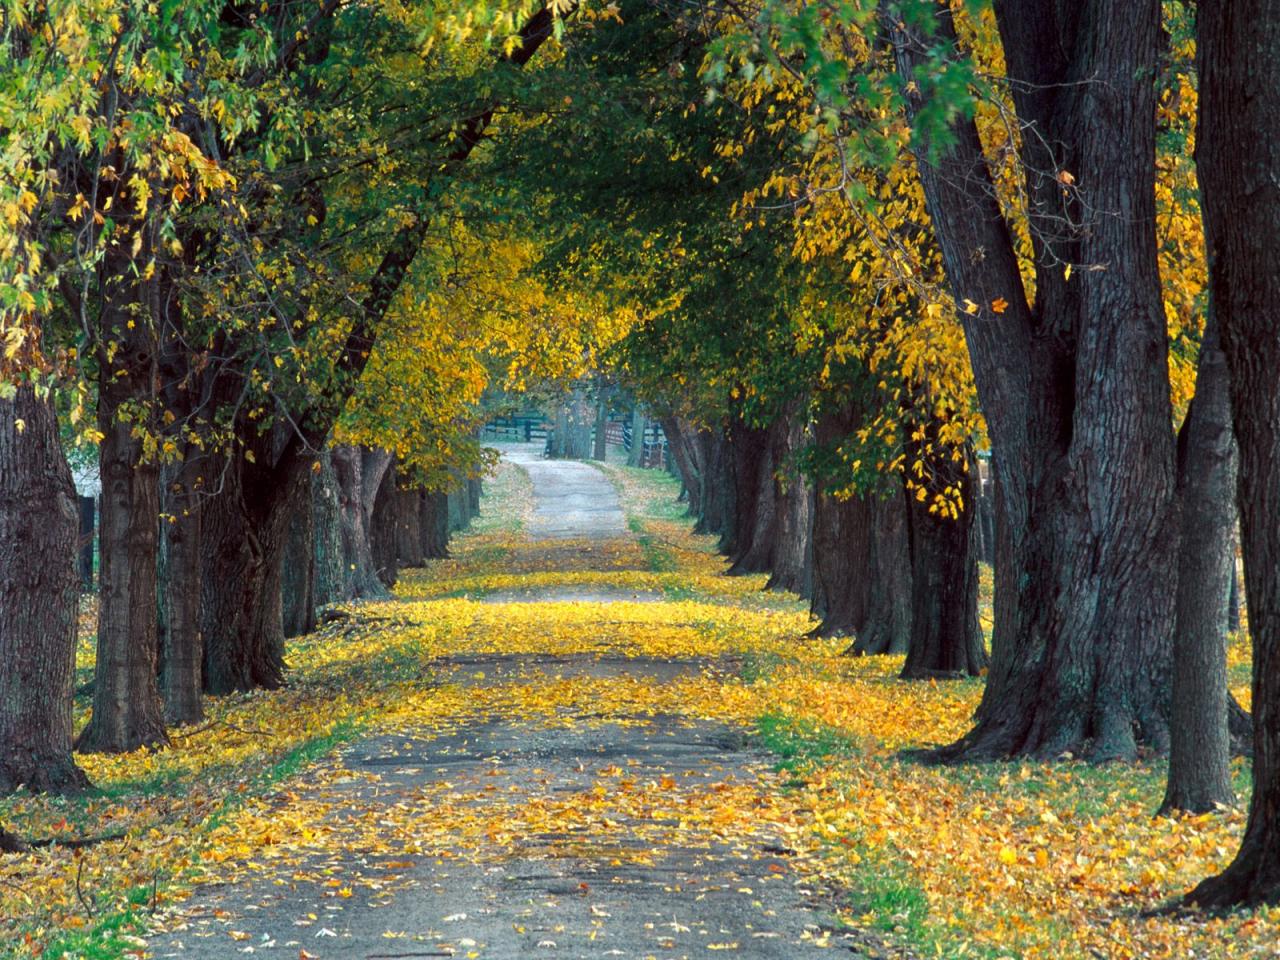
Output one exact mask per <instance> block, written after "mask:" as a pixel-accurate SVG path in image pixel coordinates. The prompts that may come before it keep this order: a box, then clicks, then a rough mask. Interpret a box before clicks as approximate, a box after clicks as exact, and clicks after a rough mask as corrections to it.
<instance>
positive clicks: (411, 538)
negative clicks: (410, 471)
mask: <svg viewBox="0 0 1280 960" xmlns="http://www.w3.org/2000/svg"><path fill="white" fill-rule="evenodd" d="M403 483H404V478H403V477H398V478H397V480H396V501H395V513H396V560H397V561H398V562H399V563H400V565H401V566H403V567H420V566H422V565H423V563H424V562H425V560H426V552H425V551H424V550H423V549H422V541H423V537H422V522H423V520H424V519H426V518H424V516H423V508H424V507H425V506H426V504H425V501H424V499H423V495H422V493H423V492H422V490H420V489H419V488H417V487H406V486H403V485H402V484H403Z"/></svg>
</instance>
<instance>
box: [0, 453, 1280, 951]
mask: <svg viewBox="0 0 1280 960" xmlns="http://www.w3.org/2000/svg"><path fill="white" fill-rule="evenodd" d="M604 469H606V470H607V472H608V473H609V475H610V476H611V478H612V479H613V480H614V482H615V483H616V484H617V485H618V486H619V489H620V490H621V491H622V493H623V495H624V497H623V499H624V502H625V503H626V504H627V505H628V507H629V510H630V512H631V521H632V523H633V524H634V527H635V528H636V529H637V530H638V531H639V534H640V536H641V537H645V538H649V543H650V544H651V545H656V547H658V548H660V549H661V550H662V555H663V556H664V557H666V558H669V561H670V564H671V569H656V568H655V567H660V566H661V565H660V564H655V563H654V562H653V554H652V553H649V554H646V549H654V548H655V547H650V548H646V547H644V546H643V544H642V542H641V541H640V540H639V539H638V538H637V539H632V540H629V541H625V542H620V543H615V544H598V543H597V544H591V543H573V542H568V543H561V544H557V545H556V546H555V547H554V549H539V550H532V549H530V548H529V545H528V544H527V543H525V541H524V540H523V538H522V536H521V533H520V516H521V512H520V507H521V505H522V504H527V489H526V488H524V487H523V486H522V481H521V478H520V475H519V474H518V471H515V470H514V469H513V468H510V467H504V468H502V471H501V472H500V474H499V477H498V479H497V481H496V482H495V483H492V484H490V495H489V496H488V498H487V499H486V501H485V504H484V508H483V513H482V516H481V520H480V521H479V523H478V524H477V526H476V528H475V529H474V530H473V531H472V532H471V533H470V534H468V535H466V536H463V537H461V538H459V539H458V540H457V541H456V542H455V547H454V549H453V554H454V556H453V558H452V559H450V560H447V561H439V562H435V563H433V564H432V565H431V566H429V567H428V568H426V569H424V570H420V571H407V572H406V576H405V579H404V580H403V581H402V583H401V584H400V585H399V587H398V588H397V597H396V599H394V600H392V601H389V602H385V603H376V604H365V605H361V606H359V607H353V608H351V609H352V612H353V613H354V614H355V619H354V620H353V621H350V622H347V623H340V624H335V625H332V626H330V627H328V628H326V630H324V631H322V632H320V633H317V634H314V635H312V636H310V637H305V638H300V639H299V640H296V641H293V642H291V643H290V646H289V650H288V661H289V663H290V667H291V671H290V685H289V686H288V687H287V688H286V689H284V690H279V691H273V692H259V693H254V694H250V695H238V696H232V697H226V698H219V699H215V700H212V701H210V703H209V720H208V722H207V723H206V724H203V725H200V726H198V727H197V728H195V729H188V730H179V731H176V736H175V738H174V745H173V747H171V748H169V749H166V750H162V751H138V752H136V753H132V754H128V755H124V756H114V757H86V758H83V762H84V764H85V767H86V769H87V770H88V772H89V774H90V776H91V777H92V778H93V780H94V782H95V783H96V784H97V785H98V788H97V790H96V791H95V792H93V793H92V794H90V795H87V796H84V797H77V798H54V797H44V796H29V795H18V796H15V797H10V798H5V799H3V800H0V822H4V823H6V824H9V825H11V826H12V827H13V828H15V829H16V830H18V831H19V832H20V833H22V834H23V835H25V836H28V837H75V836H85V835H99V834H104V833H115V832H121V833H124V834H125V839H123V840H120V841H110V842H104V843H101V844H98V845H96V846H92V847H88V848H85V849H84V850H82V851H79V852H76V851H73V850H70V849H68V848H66V847H60V846H56V845H55V846H51V847H47V848H42V849H39V850H36V851H34V852H32V853H30V854H25V855H21V856H9V857H5V858H4V859H3V860H0V944H3V946H2V947H0V950H2V951H3V952H4V954H5V955H8V956H14V957H33V956H48V957H63V956H66V957H83V958H95V960H96V958H108V957H119V956H123V955H125V954H126V953H128V952H130V951H137V950H140V949H141V941H140V940H139V939H138V937H139V934H140V933H141V932H142V931H143V930H144V929H145V928H147V927H148V926H151V925H156V924H162V925H163V924H170V923H172V922H174V918H175V917H180V916H181V911H182V909H183V908H184V904H185V903H187V902H188V900H187V898H188V897H191V896H194V897H195V898H196V899H195V900H193V901H190V902H198V898H199V891H200V888H201V887H202V886H204V885H206V884H210V883H222V882H226V881H229V880H236V879H239V878H244V877H253V876H258V875H267V876H274V875H291V874H298V873H304V872H307V871H312V872H316V871H318V870H319V868H318V867H317V866H316V864H317V863H326V862H330V861H326V860H325V858H326V857H327V856H329V855H330V853H331V852H332V851H333V850H335V849H339V848H348V849H349V848H350V847H351V846H353V845H364V846H365V847H366V848H368V849H371V850H373V851H374V852H375V853H376V854H379V855H381V856H383V857H384V858H389V859H387V860H386V861H385V862H386V863H387V864H389V865H390V866H391V869H392V873H391V874H390V875H389V876H388V875H385V874H383V875H379V876H376V877H375V876H372V875H369V876H345V875H344V876H335V877H333V878H332V880H333V882H334V883H335V884H337V885H336V886H335V887H334V896H351V895H353V893H352V891H353V890H354V891H355V895H360V896H368V897H370V898H372V900H373V901H377V902H386V901H387V900H388V898H390V897H393V896H394V894H395V892H396V891H397V890H398V889H399V887H398V885H397V884H398V881H397V879H396V876H395V872H394V867H395V864H397V863H399V862H400V861H401V859H403V858H405V857H418V856H439V857H443V856H455V855H459V854H458V853H457V850H458V848H459V845H460V844H461V845H462V846H464V847H469V848H470V849H472V850H473V851H475V853H474V855H476V856H481V855H484V856H494V855H497V852H498V851H501V850H503V849H507V848H510V847H511V846H512V845H514V844H518V843H519V838H520V837H523V836H530V835H533V834H536V833H539V832H543V833H546V832H553V831H561V832H566V831H570V832H571V831H578V832H579V833H580V834H581V835H582V836H583V837H584V840H583V842H584V843H595V844H602V843H604V842H605V841H606V838H607V833H608V830H607V824H608V823H609V822H611V818H613V819H615V820H616V819H617V818H619V817H625V818H626V819H628V820H635V821H640V822H651V823H653V824H654V825H655V826H654V827H653V828H652V831H653V832H652V836H651V837H650V838H649V839H651V841H652V842H651V844H650V845H648V846H646V847H643V848H642V851H643V855H645V856H650V857H660V856H661V847H662V844H663V843H667V842H671V838H672V837H674V836H685V835H700V834H707V835H715V836H719V837H722V838H725V837H727V838H734V837H739V838H741V837H747V836H751V835H754V834H755V833H757V832H759V831H766V832H768V833H769V834H771V835H774V836H778V837H781V838H783V839H784V841H785V843H786V844H787V845H788V846H789V847H791V848H793V849H794V850H795V851H796V856H795V857H794V861H795V863H796V868H797V869H798V870H800V871H801V872H803V873H807V874H810V875H812V878H813V879H814V880H815V881H816V882H818V883H820V884H822V885H823V886H824V887H826V888H838V889H839V890H841V891H843V892H842V893H841V894H840V896H839V898H838V901H837V902H838V903H839V904H840V909H841V911H842V916H843V918H844V919H845V920H846V921H847V922H849V923H851V924H855V925H858V926H861V927H867V928H875V929H878V930H882V931H885V932H886V933H887V934H888V935H889V936H890V937H895V938H900V939H901V940H902V941H903V942H904V943H908V944H910V945H911V946H912V948H913V949H914V950H916V951H917V952H919V953H921V954H923V955H929V956H932V955H937V956H945V957H961V956H985V957H993V958H995V957H1053V958H1055V960H1057V958H1072V957H1178V958H1182V957H1189V956H1192V955H1194V956H1196V957H1234V956H1269V955H1274V952H1275V943H1276V942H1277V938H1278V937H1280V911H1276V910H1274V909H1272V910H1265V909H1264V910H1259V911H1256V912H1251V913H1240V914H1235V915H1231V916H1227V917H1216V918H1206V917H1202V916H1198V915H1190V916H1158V917H1147V916H1144V915H1143V914H1142V911H1143V910H1144V909H1146V908H1148V907H1152V906H1156V905H1159V904H1161V903H1162V902H1164V901H1166V900H1167V899H1168V898H1169V897H1172V896H1176V895H1177V894H1179V893H1181V892H1183V891H1185V890H1186V889H1189V888H1190V887H1191V886H1192V885H1193V884H1194V883H1195V882H1196V881H1198V880H1199V879H1200V878H1202V877H1203V876H1205V875H1206V874H1208V873H1211V872H1213V871H1216V870H1218V869H1220V868H1221V867H1222V866H1223V865H1224V864H1225V863H1226V861H1227V860H1229V859H1230V856H1231V855H1232V853H1233V852H1234V850H1235V847H1236V845H1237V843H1238V841H1239V835H1240V833H1241V830H1242V827H1243V815H1242V813H1241V812H1240V811H1238V810H1237V811H1231V812H1228V813H1225V814H1223V815H1220V816H1207V817H1187V818H1181V819H1176V820H1153V819H1152V817H1151V813H1152V811H1153V810H1154V809H1155V808H1156V806H1157V805H1158V803H1159V800H1160V797H1161V795H1162V791H1163V777H1164V766H1163V764H1162V763H1158V762H1150V763H1143V764H1136V765H1131V766H1108V767H1105V768H1093V767H1089V766H1086V765H1083V764H1079V763H1073V762H1064V763H1054V764H997V765H984V766H972V767H961V768H937V767H928V766H922V765H920V764H918V763H915V762H912V761H911V760H908V759H905V758H904V757H903V755H902V751H903V750H904V749H915V748H921V747H927V746H930V745H935V744H939V743H944V742H947V741H949V740H951V739H953V738H955V737H957V736H959V735H960V734H961V733H963V732H964V731H965V729H966V727H967V725H968V723H969V718H970V716H971V714H972V711H973V708H974V707H975V705H976V703H977V700H978V698H979V696H980V693H981V686H980V682H979V681H932V682H914V683H909V682H904V681H900V680H898V679H896V674H897V671H898V670H899V669H900V667H901V660H900V658H892V657H888V658H861V659H849V658H845V657H842V656H840V651H841V650H842V649H843V648H844V647H845V646H846V644H845V643H844V642H843V641H841V640H838V639H837V640H829V641H828V640H814V639H807V638H805V635H806V634H807V633H808V631H809V630H810V629H811V628H812V626H813V624H812V621H811V620H810V618H809V616H808V614H807V613H806V612H805V607H804V605H803V604H802V603H800V602H798V601H797V600H796V599H795V598H793V597H787V596H784V595H777V594H766V593H764V592H763V591H762V590H761V588H762V587H763V580H764V578H763V577H734V578H729V577H725V576H724V575H723V571H724V563H723V561H722V560H721V559H720V558H719V557H718V556H716V555H715V553H714V551H713V544H712V541H711V540H710V538H702V537H695V536H693V535H692V534H691V533H690V532H689V529H688V527H689V525H688V522H687V521H685V520H684V519H683V518H682V517H681V516H680V515H679V510H678V509H677V508H673V507H672V499H673V496H674V493H675V490H674V489H673V484H672V483H671V481H669V480H668V479H667V478H665V477H663V476H661V475H655V474H654V473H653V472H650V471H636V470H630V469H626V468H616V467H606V468H604ZM549 562H550V563H551V564H552V565H553V568H552V569H548V568H547V564H548V563H549ZM665 562H666V561H664V563H665ZM583 586H588V587H592V588H599V589H607V590H612V591H616V592H623V593H625V592H626V591H633V592H636V593H640V592H641V591H644V592H653V593H657V594H659V595H661V596H663V597H665V598H666V600H665V602H658V603H654V602H639V601H637V602H631V601H629V600H626V599H623V600H621V601H619V602H614V603H610V604H608V605H600V604H595V603H580V602H557V601H554V599H553V600H552V602H546V603H538V604H533V603H514V602H513V603H483V602H480V600H481V598H483V597H484V596H486V595H488V594H491V593H493V592H495V591H499V590H516V591H530V592H534V593H539V594H548V593H549V592H550V591H554V590H555V589H556V588H564V587H583ZM525 653H532V654H553V655H570V654H591V655H597V656H598V655H606V654H607V655H611V656H623V657H632V656H644V657H656V658H676V659H695V660H697V661H698V662H699V663H703V664H705V667H704V668H703V669H700V670H696V671H693V672H691V673H688V674H687V675H685V676H683V677H681V678H680V679H678V680H675V681H672V682H670V683H666V684H661V685H654V684H651V683H645V682H640V681H637V680H636V679H635V678H629V677H627V676H626V675H625V674H624V675H622V676H606V677H573V678H546V679H542V680H539V681H538V682H534V683H528V682H524V683H509V682H499V681H497V680H495V681H494V682H491V683H490V682H486V683H482V684H479V685H471V686H468V687H465V688H464V687H463V686H461V685H459V684H458V683H457V682H456V672H457V671H456V667H454V666H452V664H453V662H454V661H453V660H452V659H451V658H456V657H468V656H471V657H474V656H476V655H502V656H514V655H519V654H525ZM83 654H84V656H83V657H82V662H81V664H80V666H81V669H82V671H84V670H87V668H88V666H89V664H90V663H91V656H90V651H89V650H88V649H85V650H84V651H83ZM1242 665H1243V666H1244V667H1245V668H1247V657H1243V656H1242V647H1241V645H1240V644H1239V643H1238V642H1237V643H1236V644H1233V647H1232V669H1233V679H1236V678H1238V676H1239V673H1240V670H1241V667H1242ZM525 679H527V678H525ZM83 712H84V707H83V706H82V707H81V709H80V711H79V712H78V722H83ZM656 714H673V715H678V716H683V717H686V718H688V719H690V720H691V721H694V720H698V719H700V718H706V719H710V720H716V721H719V722H723V723H729V724H732V725H735V726H737V727H739V728H740V729H742V730H744V731H749V732H753V733H754V735H755V736H757V737H758V739H759V742H760V744H761V745H762V746H764V747H767V748H769V749H770V750H772V751H773V752H774V754H775V755H776V756H777V758H778V763H779V764H780V766H781V769H780V770H779V771H778V772H774V771H771V770H770V769H769V768H768V767H767V766H762V767H761V770H760V773H759V777H758V781H757V782H756V783H741V782H740V783H736V784H732V785H726V784H718V785H717V784H707V783H702V782H694V781H692V780H691V781H689V782H676V781H675V780H672V781H671V782H667V781H666V779H664V780H663V781H662V782H654V783H637V782H634V781H633V780H631V779H629V778H628V776H627V774H626V771H624V770H620V769H616V768H612V769H610V768H601V769H600V770H598V771H596V787H595V788H593V789H592V790H590V791H587V792H586V793H584V794H583V795H581V796H577V795H575V796H571V797H566V798H565V799H564V801H563V802H556V803H541V804H531V803H529V802H527V800H525V799H522V798H519V797H512V798H510V799H509V800H503V801H502V802H500V803H498V804H497V805H496V806H492V807H490V810H492V811H497V813H498V815H496V816H491V817H489V818H487V819H483V820H482V819H477V818H476V816H475V813H474V810H473V809H471V808H469V807H467V806H466V805H465V804H460V803H458V802H457V801H456V799H455V798H453V797H451V796H450V794H449V793H448V791H446V790H444V789H440V790H437V791H428V792H426V793H425V794H424V795H423V797H422V798H421V802H420V803H417V804H414V805H411V806H406V807H405V808H404V809H399V808H397V809H396V810H390V811H385V810H382V811H370V812H367V813H366V814H365V815H363V816H349V817H344V818H334V817H333V816H332V813H333V807H332V805H333V802H334V801H333V798H332V795H331V794H330V792H328V791H330V790H332V789H336V787H334V784H335V783H336V779H337V778H339V777H340V776H341V772H340V770H339V767H338V765H335V764H333V763H331V762H330V761H329V760H328V759H327V758H328V756H329V754H330V753H331V752H332V750H333V749H334V748H335V747H336V746H338V745H340V744H342V743H345V742H348V741H350V740H352V739H353V738H358V737H363V736H366V735H373V734H384V733H403V734H404V735H406V736H409V735H415V736H416V735H423V731H426V730H429V731H431V732H432V733H433V734H435V735H440V734H446V733H448V732H449V731H458V730H465V729H466V727H467V725H468V724H471V723H476V722H479V721H480V720H481V719H483V718H484V717H488V716H495V715H504V716H515V717H521V718H524V722H528V723H530V724H543V725H557V724H559V725H571V724H575V723H586V722H597V721H594V720H591V719H584V718H591V717H596V718H598V719H599V722H603V721H604V720H611V721H612V722H619V720H623V719H624V720H625V722H632V723H643V722H646V720H645V718H646V717H652V716H654V715H656ZM1246 772H1247V769H1246V768H1244V767H1238V769H1237V773H1238V774H1239V775H1240V777H1241V778H1242V779H1241V782H1242V783H1243V777H1244V774H1245V773H1246ZM668 822H669V823H671V824H672V826H670V827H669V828H666V827H664V828H659V826H658V825H659V824H663V823H668ZM330 863H331V862H330ZM327 869H335V868H333V867H332V866H329V867H328V868H327ZM77 879H78V882H77ZM343 891H345V892H343ZM153 911H154V916H153ZM230 945H231V944H230V942H229V946H230Z"/></svg>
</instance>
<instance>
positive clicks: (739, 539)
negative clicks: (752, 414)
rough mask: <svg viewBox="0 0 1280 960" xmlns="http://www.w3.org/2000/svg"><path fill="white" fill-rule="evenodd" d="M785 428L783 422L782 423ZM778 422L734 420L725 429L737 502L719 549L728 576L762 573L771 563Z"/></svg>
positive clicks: (774, 517)
mask: <svg viewBox="0 0 1280 960" xmlns="http://www.w3.org/2000/svg"><path fill="white" fill-rule="evenodd" d="M782 426H783V428H784V429H785V424H784V425H782ZM776 429H778V425H777V424H774V425H772V426H770V427H767V428H763V429H762V428H759V427H750V426H747V425H746V424H744V423H741V422H735V423H734V424H733V425H732V426H731V427H730V430H729V439H730V451H731V454H732V457H733V489H734V492H733V499H734V503H736V504H737V510H736V511H735V514H734V524H733V526H732V528H731V533H730V534H727V535H726V536H725V537H723V538H722V539H721V549H722V550H723V551H724V552H725V553H726V554H727V555H728V557H729V559H730V560H732V561H733V565H732V566H731V567H730V568H729V573H730V574H731V575H738V574H745V573H762V572H765V571H768V570H769V569H770V568H771V567H772V565H773V547H774V535H775V529H774V528H775V525H776V521H777V487H776V482H775V480H774V477H773V473H774V466H775V461H774V452H775V443H774V432H775V430H776Z"/></svg>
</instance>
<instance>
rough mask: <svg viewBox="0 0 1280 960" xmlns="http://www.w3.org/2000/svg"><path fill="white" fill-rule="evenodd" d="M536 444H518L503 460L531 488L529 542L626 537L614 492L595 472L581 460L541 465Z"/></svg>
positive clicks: (602, 477) (558, 461) (508, 451)
mask: <svg viewBox="0 0 1280 960" xmlns="http://www.w3.org/2000/svg"><path fill="white" fill-rule="evenodd" d="M541 450H542V447H541V444H521V445H519V446H514V447H510V448H508V449H507V450H505V451H504V452H503V459H505V460H508V461H510V462H511V463H514V464H516V465H518V466H519V467H520V469H522V470H524V472H525V473H527V474H528V475H529V479H530V480H531V481H532V483H533V498H534V503H533V515H532V517H530V520H529V526H528V528H527V530H526V532H527V533H528V535H529V538H530V539H532V540H559V539H581V540H608V539H612V538H615V537H617V538H623V537H626V536H627V520H626V516H625V515H624V514H623V512H622V503H621V502H620V501H619V500H618V492H617V490H615V489H614V487H613V484H612V483H610V482H609V480H608V478H607V477H605V475H604V474H602V473H601V472H600V471H599V470H597V469H596V468H595V467H593V466H591V465H590V464H588V463H583V462H582V461H581V460H544V459H543V458H542V455H541Z"/></svg>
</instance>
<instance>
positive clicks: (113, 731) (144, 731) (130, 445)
mask: <svg viewBox="0 0 1280 960" xmlns="http://www.w3.org/2000/svg"><path fill="white" fill-rule="evenodd" d="M104 322H105V321H104ZM146 328H148V324H147V323H146V322H145V321H139V322H137V323H136V324H135V325H134V327H133V328H132V329H133V333H132V334H131V335H129V336H123V335H121V334H120V332H119V331H120V330H122V329H124V325H123V323H122V324H121V325H120V326H119V328H117V329H116V330H115V331H114V333H113V334H112V335H113V336H120V341H119V342H121V343H122V344H123V347H122V349H120V350H118V351H117V352H116V354H115V357H114V359H113V362H112V363H111V364H109V365H108V366H107V367H106V368H105V369H104V371H103V375H102V381H101V384H100V387H99V392H98V427H99V429H100V430H101V431H102V434H103V439H102V442H101V445H100V448H99V464H100V466H99V472H100V474H101V477H102V514H101V519H100V521H99V524H100V527H99V529H100V534H99V542H100V544H101V557H102V561H101V577H100V589H99V595H98V654H97V665H96V667H95V670H94V685H93V713H92V715H91V716H90V718H89V723H88V725H87V726H86V727H85V728H84V729H83V730H82V731H81V732H80V736H79V737H78V738H77V740H76V749H77V750H79V751H81V752H84V753H124V752H126V751H129V750H136V749H137V748H138V747H142V746H154V745H156V744H164V743H168V741H169V738H168V734H167V733H166V732H165V724H164V705H163V703H162V702H161V700H160V691H159V687H158V685H157V683H156V657H157V654H158V652H159V647H158V645H159V635H158V633H157V630H156V600H157V589H158V581H157V562H158V559H159V549H160V539H159V538H160V468H159V466H158V465H157V464H156V463H155V462H154V461H153V460H148V459H147V457H146V456H145V455H144V453H143V448H142V441H141V440H140V439H139V438H138V437H136V436H134V431H135V429H137V428H138V426H137V425H136V424H134V423H132V422H130V421H129V420H128V419H127V411H126V407H125V405H126V404H127V403H128V402H129V401H131V400H134V399H136V398H137V397H139V396H146V391H147V390H149V389H150V382H151V377H152V373H153V371H154V364H155V350H154V341H153V338H151V337H149V336H145V335H144V334H143V333H141V331H144V330H145V329H146ZM144 384H145V385H144ZM143 429H146V425H145V424H144V425H143Z"/></svg>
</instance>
